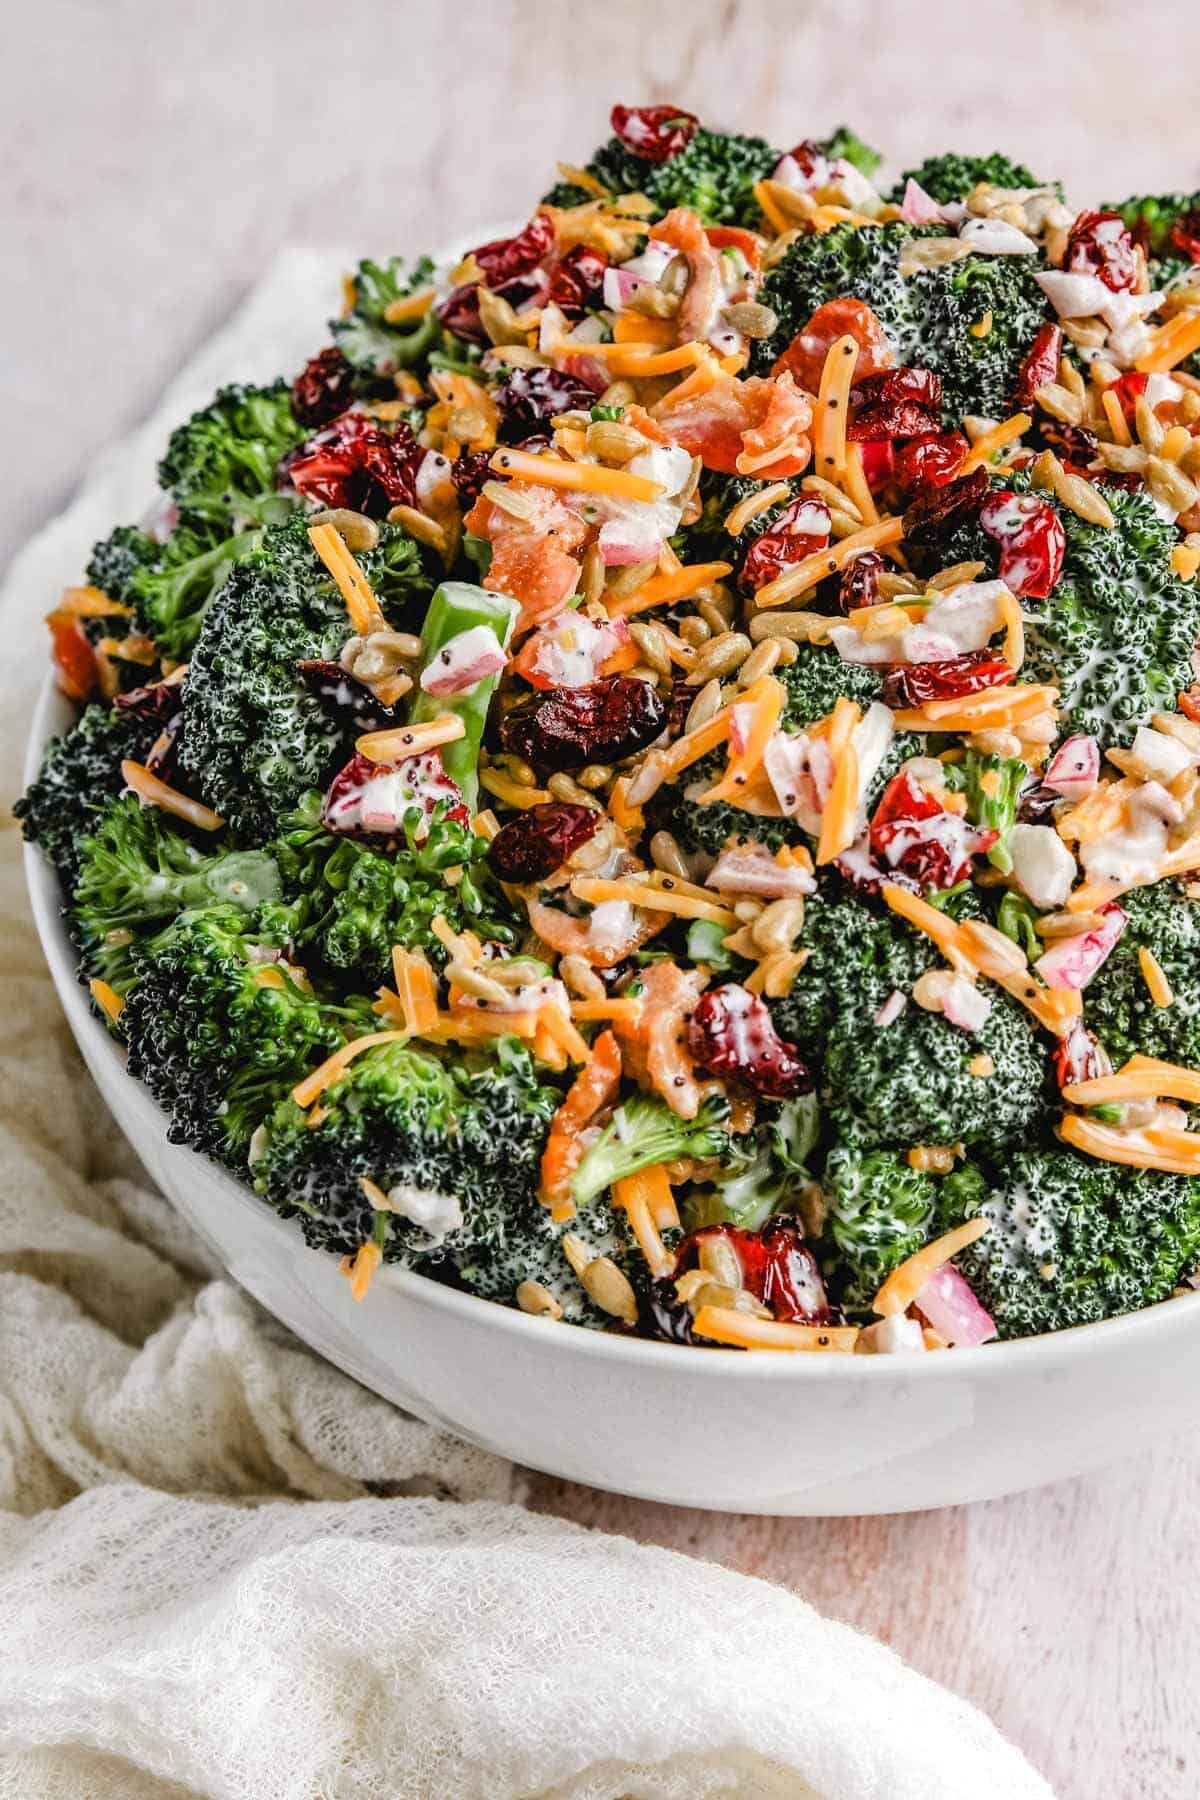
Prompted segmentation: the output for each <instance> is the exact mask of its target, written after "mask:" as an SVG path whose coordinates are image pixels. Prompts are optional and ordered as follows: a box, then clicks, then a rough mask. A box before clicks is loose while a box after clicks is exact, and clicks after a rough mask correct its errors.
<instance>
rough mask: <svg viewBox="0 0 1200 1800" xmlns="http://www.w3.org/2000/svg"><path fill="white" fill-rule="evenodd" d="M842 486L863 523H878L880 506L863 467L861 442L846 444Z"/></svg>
mask: <svg viewBox="0 0 1200 1800" xmlns="http://www.w3.org/2000/svg"><path fill="white" fill-rule="evenodd" d="M842 486H843V488H844V489H845V491H846V492H847V494H849V496H850V498H851V500H853V502H854V504H855V506H857V508H858V510H859V512H860V514H861V515H862V522H863V524H864V525H878V523H879V508H878V507H877V506H876V504H875V496H874V494H873V493H872V492H871V488H870V484H869V482H868V481H867V477H866V473H865V471H864V469H863V453H862V445H861V444H847V445H846V465H845V468H844V470H843V473H842Z"/></svg>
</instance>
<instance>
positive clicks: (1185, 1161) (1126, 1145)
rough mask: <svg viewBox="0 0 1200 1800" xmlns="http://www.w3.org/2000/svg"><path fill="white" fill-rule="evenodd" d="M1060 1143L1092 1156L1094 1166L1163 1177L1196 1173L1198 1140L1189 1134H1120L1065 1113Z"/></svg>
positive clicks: (1199, 1150)
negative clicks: (1144, 1171) (1143, 1171)
mask: <svg viewBox="0 0 1200 1800" xmlns="http://www.w3.org/2000/svg"><path fill="white" fill-rule="evenodd" d="M1058 1135H1059V1136H1060V1137H1061V1138H1062V1140H1063V1142H1064V1143H1067V1144H1070V1145H1072V1146H1073V1147H1074V1148H1075V1149H1076V1150H1082V1151H1083V1153H1084V1155H1085V1156H1094V1157H1095V1158H1096V1159H1097V1161H1098V1162H1114V1163H1123V1164H1124V1165H1125V1166H1126V1167H1128V1168H1133V1169H1161V1170H1162V1171H1163V1173H1164V1174H1167V1175H1195V1174H1197V1173H1198V1172H1200V1136H1197V1135H1196V1134H1195V1133H1193V1132H1189V1131H1176V1132H1171V1133H1169V1134H1168V1133H1167V1132H1150V1131H1121V1130H1119V1129H1118V1128H1117V1127H1116V1126H1115V1125H1102V1124H1101V1123H1100V1121H1099V1120H1098V1119H1089V1118H1087V1117H1086V1116H1085V1115H1084V1114H1083V1113H1067V1114H1066V1115H1065V1116H1064V1117H1063V1119H1062V1120H1061V1121H1060V1123H1059V1127H1058Z"/></svg>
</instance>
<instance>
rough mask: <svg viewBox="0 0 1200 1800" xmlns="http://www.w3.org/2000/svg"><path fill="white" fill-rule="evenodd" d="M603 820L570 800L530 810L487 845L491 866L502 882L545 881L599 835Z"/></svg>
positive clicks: (517, 816) (552, 802) (552, 801)
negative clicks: (598, 831)
mask: <svg viewBox="0 0 1200 1800" xmlns="http://www.w3.org/2000/svg"><path fill="white" fill-rule="evenodd" d="M602 817H603V814H602V813H599V812H594V811H593V810H592V808H591V807H590V806H576V805H574V804H573V803H572V802H570V801H567V800H548V801H546V803H545V804H544V805H542V806H530V807H527V808H526V809H525V811H524V812H519V813H518V814H517V815H516V817H515V818H512V819H509V820H508V821H507V823H506V824H504V825H502V826H501V827H500V830H499V831H498V832H497V833H496V836H495V837H494V838H493V839H492V841H491V843H490V844H489V845H488V851H487V857H488V862H489V863H490V864H491V866H492V869H493V870H494V872H495V873H496V874H497V875H498V876H499V878H500V880H501V881H514V882H517V883H519V884H523V883H525V882H530V881H545V880H546V878H547V876H549V875H553V873H554V871H555V870H556V869H561V868H562V866H563V864H564V863H565V862H566V860H567V858H568V856H571V855H572V854H573V853H574V852H575V851H576V850H578V849H579V848H580V846H581V845H583V844H586V843H587V842H588V840H589V839H590V838H593V837H594V836H595V835H596V830H597V827H598V826H599V824H600V820H601V818H602Z"/></svg>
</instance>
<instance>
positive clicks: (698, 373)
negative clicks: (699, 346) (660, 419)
mask: <svg viewBox="0 0 1200 1800" xmlns="http://www.w3.org/2000/svg"><path fill="white" fill-rule="evenodd" d="M720 375H721V364H720V363H719V362H718V361H716V359H715V358H712V357H710V358H709V360H708V361H707V362H701V363H697V364H696V367H695V368H694V369H693V370H692V372H691V374H690V375H685V376H684V378H683V380H682V381H679V382H676V384H675V386H674V387H673V388H672V389H671V391H670V393H669V394H666V395H665V396H664V397H663V399H661V400H656V401H655V402H654V404H653V406H651V408H650V417H651V418H652V419H653V418H656V417H657V415H658V414H659V413H660V412H669V411H670V410H671V409H672V408H673V407H676V406H678V405H679V404H680V402H681V401H683V400H695V399H697V398H698V396H699V395H701V394H707V392H708V390H709V388H711V387H715V386H716V384H717V381H718V379H719V378H720Z"/></svg>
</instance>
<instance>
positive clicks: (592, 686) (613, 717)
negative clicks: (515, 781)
mask: <svg viewBox="0 0 1200 1800" xmlns="http://www.w3.org/2000/svg"><path fill="white" fill-rule="evenodd" d="M666 722H667V706H666V702H665V701H664V700H663V698H662V696H661V695H660V694H659V692H658V690H657V688H654V687H652V686H651V685H650V683H649V682H648V681H639V680H638V678H637V676H636V675H605V676H603V677H602V678H601V679H600V680H599V681H589V682H588V683H587V684H586V685H585V686H584V687H577V688H562V689H560V690H559V691H558V692H551V693H548V694H534V695H532V696H531V697H530V698H529V699H528V700H524V701H522V702H521V703H520V705H518V706H514V708H513V709H512V711H511V712H510V713H509V714H508V715H507V716H506V717H505V719H504V722H503V724H502V725H501V727H500V738H501V741H502V743H503V745H504V748H505V749H506V750H509V751H511V752H512V753H513V754H514V755H515V756H523V757H524V758H525V761H526V762H529V763H532V764H533V766H534V768H535V769H537V770H539V771H540V772H544V773H545V774H549V775H553V774H555V773H557V772H558V771H559V770H565V769H581V768H583V766H584V765H585V764H586V763H590V762H600V763H612V762H619V761H620V760H621V758H622V757H623V756H632V755H633V753H634V751H635V750H641V749H643V748H644V747H645V745H647V744H652V743H653V742H654V739H655V738H656V737H658V735H659V734H660V732H661V731H662V729H663V727H664V726H665V725H666Z"/></svg>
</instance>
